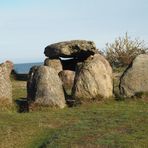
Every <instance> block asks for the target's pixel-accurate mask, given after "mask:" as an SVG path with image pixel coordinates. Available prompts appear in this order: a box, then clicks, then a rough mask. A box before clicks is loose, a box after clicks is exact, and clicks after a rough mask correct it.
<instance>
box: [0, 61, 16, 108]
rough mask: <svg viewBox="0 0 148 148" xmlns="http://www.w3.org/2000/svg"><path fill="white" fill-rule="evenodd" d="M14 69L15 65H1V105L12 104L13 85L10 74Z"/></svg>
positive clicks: (8, 63)
mask: <svg viewBox="0 0 148 148" xmlns="http://www.w3.org/2000/svg"><path fill="white" fill-rule="evenodd" d="M12 69H13V63H12V62H10V61H6V62H5V63H2V64H0V105H1V106H5V105H11V104H12V84H11V80H10V74H11V71H12Z"/></svg>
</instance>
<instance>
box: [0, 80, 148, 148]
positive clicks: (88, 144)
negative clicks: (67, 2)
mask: <svg viewBox="0 0 148 148" xmlns="http://www.w3.org/2000/svg"><path fill="white" fill-rule="evenodd" d="M13 85H14V90H13V92H14V95H13V97H14V100H15V99H18V98H21V97H26V90H25V89H24V87H25V84H24V85H22V83H21V82H13ZM20 85H21V86H22V87H20ZM18 91H19V93H18ZM1 147H2V148H46V147H47V148H48V147H49V148H69V147H72V148H97V147H98V148H147V147H148V103H147V102H146V100H144V99H140V100H138V99H134V100H124V101H113V100H110V101H107V102H101V103H97V104H96V103H92V104H85V105H82V106H77V107H73V108H65V109H62V110H61V109H49V108H41V109H40V110H38V111H31V112H30V113H21V114H20V113H17V112H16V111H15V110H10V111H3V112H2V111H1V112H0V148H1Z"/></svg>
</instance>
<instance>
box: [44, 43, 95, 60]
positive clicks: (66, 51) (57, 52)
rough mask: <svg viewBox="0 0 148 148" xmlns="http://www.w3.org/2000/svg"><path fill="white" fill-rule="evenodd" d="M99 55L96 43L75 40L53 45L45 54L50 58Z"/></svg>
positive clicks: (80, 57)
mask: <svg viewBox="0 0 148 148" xmlns="http://www.w3.org/2000/svg"><path fill="white" fill-rule="evenodd" d="M95 53H98V50H97V49H96V46H95V43H94V42H92V41H85V40H73V41H65V42H59V43H55V44H51V45H49V46H47V47H46V48H45V51H44V54H45V55H46V56H47V57H49V58H53V59H56V58H59V57H63V58H70V57H74V58H77V59H82V58H84V59H85V58H87V57H88V56H90V55H93V54H95Z"/></svg>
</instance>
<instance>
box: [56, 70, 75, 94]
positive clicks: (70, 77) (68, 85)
mask: <svg viewBox="0 0 148 148" xmlns="http://www.w3.org/2000/svg"><path fill="white" fill-rule="evenodd" d="M59 77H60V79H61V81H62V84H63V87H64V90H65V92H66V94H68V95H71V91H72V87H73V83H74V77H75V72H74V71H71V70H63V71H61V72H60V73H59Z"/></svg>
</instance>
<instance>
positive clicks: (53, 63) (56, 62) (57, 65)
mask: <svg viewBox="0 0 148 148" xmlns="http://www.w3.org/2000/svg"><path fill="white" fill-rule="evenodd" d="M44 65H45V66H49V67H51V68H54V69H55V70H56V71H57V73H59V72H60V71H62V70H63V68H62V64H61V61H60V59H49V58H46V59H45V61H44Z"/></svg>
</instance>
